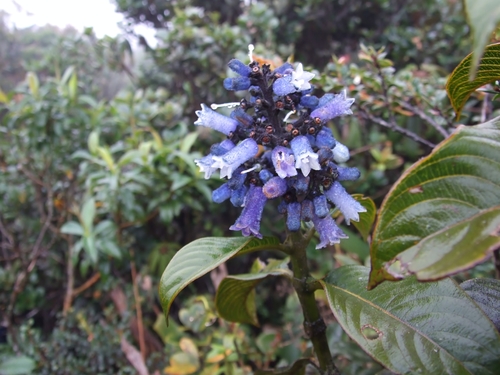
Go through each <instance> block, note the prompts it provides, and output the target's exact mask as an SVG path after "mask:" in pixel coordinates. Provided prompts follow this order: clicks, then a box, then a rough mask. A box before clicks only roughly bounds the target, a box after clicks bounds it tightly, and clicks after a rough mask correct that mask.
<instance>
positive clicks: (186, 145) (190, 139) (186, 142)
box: [179, 133, 198, 153]
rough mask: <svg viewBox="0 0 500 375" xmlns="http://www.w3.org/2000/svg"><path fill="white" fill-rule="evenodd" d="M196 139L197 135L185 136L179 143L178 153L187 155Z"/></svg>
mask: <svg viewBox="0 0 500 375" xmlns="http://www.w3.org/2000/svg"><path fill="white" fill-rule="evenodd" d="M196 138H198V133H189V134H187V135H186V136H185V137H184V139H183V140H182V142H181V145H180V148H179V149H180V151H181V152H182V153H187V152H189V150H190V149H191V147H192V146H193V144H194V142H196Z"/></svg>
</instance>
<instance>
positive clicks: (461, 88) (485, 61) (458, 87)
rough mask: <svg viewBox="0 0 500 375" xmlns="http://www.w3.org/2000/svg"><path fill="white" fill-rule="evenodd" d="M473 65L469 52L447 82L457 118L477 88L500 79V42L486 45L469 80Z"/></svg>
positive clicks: (447, 88)
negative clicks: (475, 70) (472, 76)
mask: <svg viewBox="0 0 500 375" xmlns="http://www.w3.org/2000/svg"><path fill="white" fill-rule="evenodd" d="M499 8H500V7H499ZM471 65H472V54H469V55H467V57H466V58H465V59H463V60H462V61H461V62H460V64H458V66H457V67H456V68H455V70H454V71H453V73H451V75H450V77H449V78H448V82H447V83H446V92H447V93H448V97H449V98H450V101H451V104H452V106H453V108H454V109H455V112H456V113H457V118H459V117H460V112H461V111H462V108H463V106H464V105H465V102H466V101H467V99H468V98H469V96H470V95H471V94H472V93H473V92H474V91H475V90H476V89H477V88H479V87H481V86H484V85H486V84H488V83H490V82H493V81H495V80H497V79H500V44H492V45H489V46H488V47H486V49H485V51H484V55H483V58H482V59H481V62H480V63H479V67H478V70H477V74H476V76H475V78H474V79H473V80H469V72H470V69H471Z"/></svg>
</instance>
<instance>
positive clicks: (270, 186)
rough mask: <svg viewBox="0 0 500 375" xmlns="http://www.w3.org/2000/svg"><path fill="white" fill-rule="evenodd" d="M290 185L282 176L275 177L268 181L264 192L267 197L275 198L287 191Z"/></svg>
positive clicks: (263, 189)
mask: <svg viewBox="0 0 500 375" xmlns="http://www.w3.org/2000/svg"><path fill="white" fill-rule="evenodd" d="M287 189H288V186H287V184H286V181H285V180H284V179H282V178H281V177H277V176H276V177H273V178H271V179H270V180H269V181H267V182H266V183H265V184H264V186H263V188H262V192H263V193H264V195H265V196H266V197H267V199H273V198H277V197H281V196H282V195H283V194H285V193H286V191H287Z"/></svg>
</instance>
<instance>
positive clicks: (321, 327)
mask: <svg viewBox="0 0 500 375" xmlns="http://www.w3.org/2000/svg"><path fill="white" fill-rule="evenodd" d="M309 241H310V237H308V236H304V235H302V233H301V232H300V231H298V232H290V234H289V235H288V238H287V240H286V242H285V246H286V248H287V253H288V254H290V261H291V263H292V271H293V278H294V282H293V287H294V289H295V291H296V293H297V296H298V297H299V302H300V305H301V307H302V311H303V314H304V330H305V332H306V335H307V336H308V337H309V339H310V340H311V342H312V344H313V347H314V352H315V353H316V357H317V358H318V362H319V368H320V369H321V371H322V374H323V375H340V372H339V370H338V369H337V367H336V366H335V363H334V362H333V357H332V354H331V352H330V348H329V346H328V340H327V337H326V325H325V322H324V321H323V318H322V317H321V315H320V313H319V309H318V305H317V303H316V299H315V298H314V292H315V290H317V288H316V287H314V286H315V285H316V282H317V280H315V279H314V278H313V277H312V276H311V274H310V272H309V266H308V262H307V254H306V248H307V245H308V243H309Z"/></svg>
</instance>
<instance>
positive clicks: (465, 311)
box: [321, 266, 500, 375]
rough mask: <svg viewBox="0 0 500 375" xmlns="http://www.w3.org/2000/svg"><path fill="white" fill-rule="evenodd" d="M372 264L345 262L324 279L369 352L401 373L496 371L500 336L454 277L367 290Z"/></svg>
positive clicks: (336, 310)
mask: <svg viewBox="0 0 500 375" xmlns="http://www.w3.org/2000/svg"><path fill="white" fill-rule="evenodd" d="M367 281H368V269H367V268H366V267H363V266H345V267H341V268H338V269H336V270H334V271H332V272H331V273H330V274H329V275H328V276H327V277H326V279H325V281H321V284H322V285H323V288H324V290H325V292H326V296H327V298H328V303H329V305H330V308H331V310H332V311H333V314H334V315H335V318H336V319H337V321H338V322H339V323H340V325H341V326H342V327H343V328H344V330H345V331H346V332H347V334H348V335H349V336H351V338H352V339H353V340H354V341H356V342H357V343H358V345H360V346H361V347H362V348H363V349H364V350H365V351H366V352H367V353H368V354H370V355H371V356H372V357H373V358H374V359H376V360H377V361H378V362H380V363H381V364H383V365H384V366H386V367H387V368H388V369H389V370H391V371H394V372H396V373H398V374H454V375H460V374H474V375H483V374H484V375H486V374H489V375H494V374H497V373H498V372H497V370H498V369H499V368H500V335H499V334H498V332H497V331H496V330H495V329H494V327H493V324H492V323H491V321H490V320H489V319H488V318H487V317H486V316H485V315H484V313H483V312H482V311H481V309H480V308H479V307H478V306H477V305H476V304H475V303H474V302H473V301H472V300H471V299H470V298H469V297H468V296H467V294H466V293H465V292H464V291H463V290H462V289H461V288H460V287H459V286H458V285H457V284H456V283H455V282H454V281H452V280H451V279H445V280H441V281H439V282H432V283H421V282H418V281H416V280H415V278H413V277H412V278H408V279H405V280H403V281H401V282H399V283H396V284H394V283H384V284H382V285H380V286H379V287H378V288H377V289H375V290H372V291H368V290H366V282H367Z"/></svg>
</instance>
